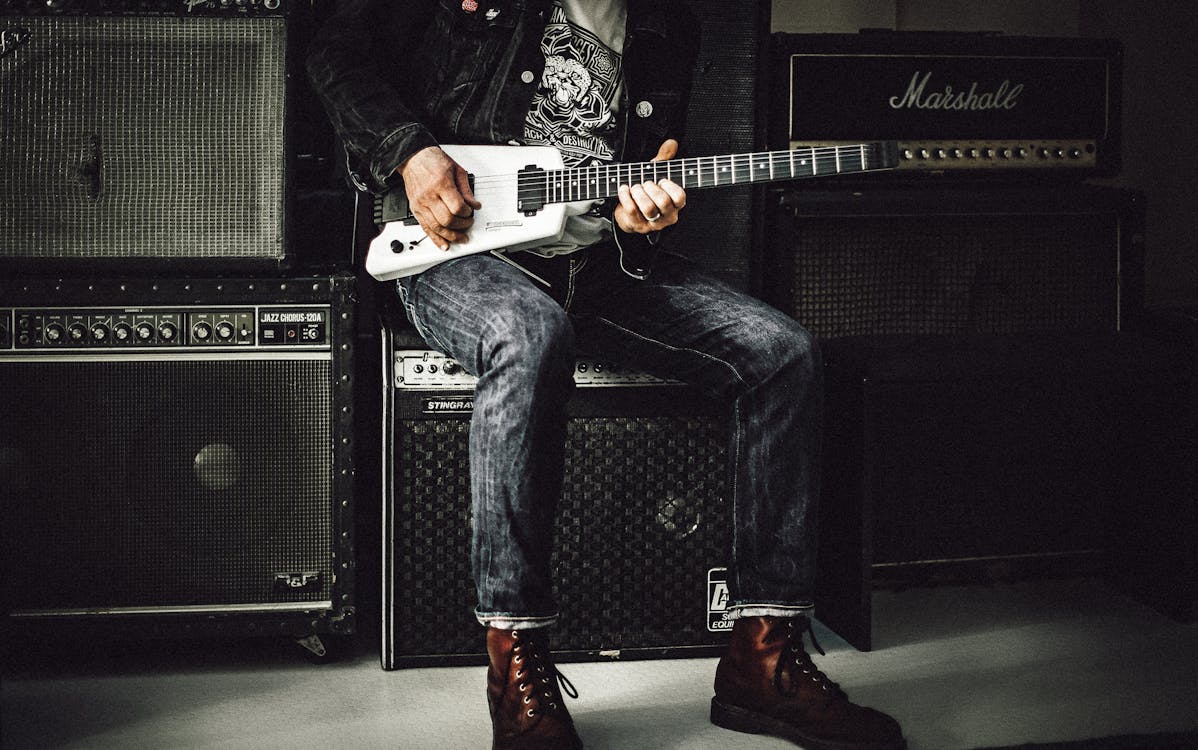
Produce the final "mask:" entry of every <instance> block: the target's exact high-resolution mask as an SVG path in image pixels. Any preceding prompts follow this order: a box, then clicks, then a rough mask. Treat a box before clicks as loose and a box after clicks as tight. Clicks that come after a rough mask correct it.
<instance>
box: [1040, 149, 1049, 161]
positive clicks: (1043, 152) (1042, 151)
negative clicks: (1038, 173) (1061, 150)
mask: <svg viewBox="0 0 1198 750" xmlns="http://www.w3.org/2000/svg"><path fill="white" fill-rule="evenodd" d="M1050 156H1052V152H1051V151H1049V150H1048V149H1046V148H1042V149H1040V158H1041V159H1047V158H1048V157H1050Z"/></svg>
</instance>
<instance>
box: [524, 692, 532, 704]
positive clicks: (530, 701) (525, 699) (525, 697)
mask: <svg viewBox="0 0 1198 750" xmlns="http://www.w3.org/2000/svg"><path fill="white" fill-rule="evenodd" d="M529 703H532V696H531V695H526V696H524V705H526V706H527V705H528V704H529Z"/></svg>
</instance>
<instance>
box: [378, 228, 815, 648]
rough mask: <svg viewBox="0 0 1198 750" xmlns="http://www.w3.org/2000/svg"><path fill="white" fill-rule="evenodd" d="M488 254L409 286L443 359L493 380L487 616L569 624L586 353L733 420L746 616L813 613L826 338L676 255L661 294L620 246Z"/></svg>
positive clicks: (483, 440)
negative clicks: (562, 564)
mask: <svg viewBox="0 0 1198 750" xmlns="http://www.w3.org/2000/svg"><path fill="white" fill-rule="evenodd" d="M512 259H513V260H514V261H515V262H518V263H519V264H520V265H521V266H523V267H524V268H526V269H527V270H529V271H530V272H531V273H535V274H536V275H537V276H539V277H541V278H542V279H544V280H545V281H548V282H550V284H551V287H550V288H548V289H546V287H545V286H544V285H543V284H541V283H540V282H539V281H536V280H533V279H532V278H530V277H529V276H528V275H526V274H525V273H523V272H522V271H520V270H519V269H517V268H514V267H513V266H511V265H510V264H508V263H505V262H503V261H502V260H500V259H498V258H495V257H492V256H490V255H487V254H479V255H469V256H463V257H461V258H457V259H454V260H451V261H447V262H445V263H441V264H439V265H436V266H434V267H432V268H431V269H429V270H427V271H425V272H423V273H421V274H419V275H417V276H414V277H408V278H404V279H401V280H400V281H399V282H398V290H399V296H400V298H401V300H402V301H403V303H404V306H405V309H406V310H407V314H408V317H409V318H410V319H411V321H412V322H413V324H414V325H415V326H416V328H417V330H418V331H419V332H420V334H421V335H422V336H423V337H424V339H425V340H426V341H427V342H428V344H429V345H430V346H431V347H433V348H435V349H438V350H439V351H441V352H443V353H445V354H447V355H449V356H451V357H453V358H454V359H456V360H457V361H458V362H459V363H460V364H461V365H462V367H463V368H464V369H465V370H466V371H468V372H470V373H471V374H473V375H476V376H477V377H478V385H477V387H476V391H475V397H474V414H473V417H472V422H471V425H470V473H471V492H472V506H473V508H472V510H473V522H474V536H473V541H472V549H471V566H472V570H473V574H474V580H475V583H476V585H477V589H478V607H477V609H476V615H477V617H478V619H479V621H480V622H482V623H483V624H490V625H494V626H497V627H525V628H527V627H537V626H541V625H547V624H551V623H553V622H554V621H555V620H556V618H557V616H558V611H557V605H556V603H555V601H554V599H553V595H552V586H551V580H550V575H551V573H550V556H551V552H552V550H551V545H552V541H553V528H554V514H555V511H556V506H557V501H558V498H559V496H560V495H561V491H562V484H563V481H564V455H565V436H566V410H565V403H566V401H567V399H568V398H569V397H570V394H571V392H572V390H573V388H574V382H573V371H574V363H575V357H576V354H577V353H578V352H579V351H580V350H581V351H584V352H587V353H589V354H593V355H596V356H599V357H601V358H603V359H606V360H608V361H611V362H613V363H617V364H621V365H627V366H629V367H634V368H636V369H638V370H640V371H643V372H648V373H651V374H655V375H659V376H663V377H672V378H676V379H679V380H683V381H686V382H688V383H691V384H693V385H695V386H698V387H699V388H701V389H702V390H703V391H705V392H706V393H708V394H710V395H711V396H712V397H713V398H714V399H716V400H718V401H719V402H720V403H726V404H730V405H731V407H732V408H731V414H732V422H733V424H732V425H731V427H732V429H731V431H730V433H731V434H730V441H731V442H730V445H729V453H728V455H729V456H730V458H731V464H732V467H731V468H732V471H733V473H734V475H733V476H732V477H731V485H730V486H731V494H732V497H731V500H732V504H733V519H734V523H733V529H732V534H733V538H732V553H733V560H732V563H731V565H730V567H729V576H728V578H729V595H730V600H729V610H730V611H731V613H732V616H734V617H735V616H745V615H766V614H773V615H788V614H799V613H809V612H810V610H811V608H812V604H813V602H812V593H813V587H814V580H813V579H814V574H815V531H816V526H815V513H816V502H817V497H818V479H819V471H818V459H819V455H818V452H819V440H820V418H821V413H822V404H821V398H822V381H821V369H822V366H821V362H820V356H819V352H818V349H817V347H816V343H815V340H814V338H813V337H812V336H811V335H810V334H809V333H808V332H807V331H806V330H805V329H803V328H802V327H801V326H800V325H799V324H798V323H797V322H795V321H794V320H793V319H791V318H790V317H789V316H787V315H784V314H783V313H781V312H779V311H777V310H775V309H774V308H772V307H770V306H768V305H766V304H764V303H763V302H761V301H759V300H757V299H755V298H753V297H750V296H747V295H745V294H742V293H740V292H738V291H736V290H734V289H732V288H730V287H728V286H727V285H725V284H723V283H721V282H719V281H717V280H714V279H712V278H710V277H708V276H706V275H704V274H703V273H702V272H701V271H699V270H698V269H697V268H695V266H694V265H693V264H691V263H690V262H688V261H686V260H684V259H682V258H680V257H678V256H674V255H668V254H663V255H662V256H661V257H660V258H659V259H658V262H657V264H656V266H655V268H654V271H653V274H652V275H651V276H650V277H649V278H648V279H647V280H643V281H638V280H636V279H633V278H631V277H629V276H627V275H625V274H624V273H622V272H621V271H620V270H619V265H618V261H617V251H616V249H615V247H614V246H613V245H610V244H601V245H597V246H594V247H592V248H588V249H586V250H583V251H580V252H577V253H574V254H571V255H568V256H557V257H555V258H551V259H545V258H540V257H538V256H534V255H531V254H529V253H516V254H513V256H512Z"/></svg>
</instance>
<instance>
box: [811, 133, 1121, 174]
mask: <svg viewBox="0 0 1198 750" xmlns="http://www.w3.org/2000/svg"><path fill="white" fill-rule="evenodd" d="M853 143H855V142H854V141H821V142H803V143H799V142H797V141H796V142H793V143H791V148H807V147H810V146H816V147H819V146H847V145H852V144H853ZM898 151H899V163H898V169H900V170H919V171H921V172H949V171H952V172H956V171H960V170H976V169H988V170H1013V171H1014V170H1028V169H1051V170H1056V169H1089V170H1093V169H1095V168H1096V167H1097V166H1098V145H1097V144H1096V143H1095V142H1094V141H1092V140H1067V139H1065V140H1061V139H1058V140H1049V141H1032V140H994V139H990V140H955V141H939V140H920V141H904V140H899V141H898Z"/></svg>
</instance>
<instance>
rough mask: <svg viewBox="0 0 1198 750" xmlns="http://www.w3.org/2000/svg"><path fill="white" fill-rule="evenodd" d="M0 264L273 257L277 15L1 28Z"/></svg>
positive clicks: (279, 105) (277, 207)
mask: <svg viewBox="0 0 1198 750" xmlns="http://www.w3.org/2000/svg"><path fill="white" fill-rule="evenodd" d="M4 22H5V26H17V27H24V28H26V29H28V30H29V31H30V41H29V42H28V43H27V44H26V45H24V46H22V47H20V48H18V49H16V50H15V51H14V52H12V53H11V54H9V55H7V56H6V57H5V58H4V59H0V133H3V138H0V174H3V176H4V179H3V180H0V205H3V206H4V211H3V212H0V257H2V256H13V257H45V258H55V257H66V258H89V257H96V258H109V257H112V258H119V257H126V256H148V257H163V258H178V257H215V258H220V257H230V256H235V257H246V256H253V257H267V258H275V257H278V256H280V255H281V254H282V227H283V188H284V179H283V170H284V166H283V162H284V146H283V119H284V90H285V89H284V86H285V77H286V68H285V59H286V53H285V27H284V22H283V19H281V18H254V19H222V18H170V17H155V18H139V17H99V18H87V17H36V18H6V19H4Z"/></svg>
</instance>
